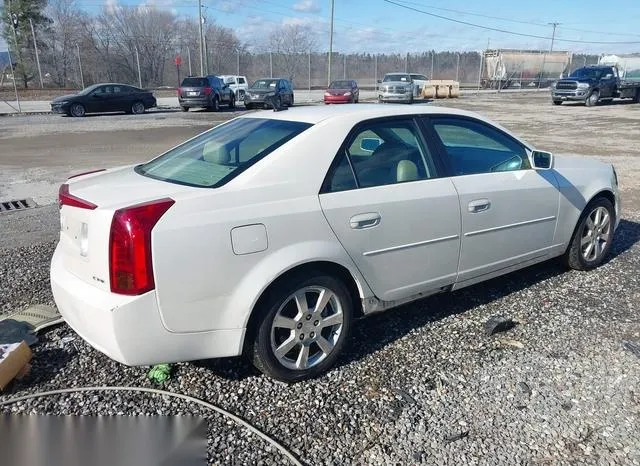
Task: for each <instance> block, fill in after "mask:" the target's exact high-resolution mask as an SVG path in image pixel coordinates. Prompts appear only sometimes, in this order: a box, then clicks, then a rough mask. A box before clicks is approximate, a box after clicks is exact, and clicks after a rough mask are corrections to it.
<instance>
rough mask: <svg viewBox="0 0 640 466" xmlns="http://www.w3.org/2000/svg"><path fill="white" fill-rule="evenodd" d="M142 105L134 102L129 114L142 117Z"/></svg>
mask: <svg viewBox="0 0 640 466" xmlns="http://www.w3.org/2000/svg"><path fill="white" fill-rule="evenodd" d="M145 110H146V108H144V104H143V103H142V102H140V101H137V102H134V103H133V104H132V105H131V113H133V114H134V115H142V114H143V113H144V112H145Z"/></svg>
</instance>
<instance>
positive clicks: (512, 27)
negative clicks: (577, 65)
mask: <svg viewBox="0 0 640 466" xmlns="http://www.w3.org/2000/svg"><path fill="white" fill-rule="evenodd" d="M76 1H77V2H78V4H79V5H80V6H81V7H82V8H84V9H86V10H89V11H93V12H95V11H98V10H99V9H100V8H102V7H103V6H104V5H105V4H106V2H108V3H109V4H114V3H120V4H122V5H138V4H141V3H146V4H153V5H155V6H157V7H158V8H163V9H167V10H170V11H173V12H174V14H176V15H178V16H196V15H197V11H198V9H197V5H198V3H197V0H76ZM202 1H203V5H204V6H205V14H206V15H207V17H208V18H211V19H212V20H214V21H215V22H216V23H218V24H220V25H223V26H226V27H230V28H233V29H234V30H236V33H237V35H238V37H239V38H240V40H242V41H244V42H247V43H248V44H249V45H259V44H260V43H261V42H262V41H263V40H264V38H265V37H266V36H267V35H268V33H269V32H270V31H271V30H273V28H274V27H276V26H278V25H280V24H296V23H298V24H301V25H305V26H308V27H310V28H311V29H312V30H313V31H315V33H316V35H317V38H318V48H319V49H321V50H326V48H327V46H328V37H329V20H330V5H331V3H330V0H202ZM390 1H392V2H395V3H398V4H402V5H404V7H408V8H404V7H402V6H398V5H394V4H391V3H388V2H386V1H385V0H335V14H334V18H335V23H334V24H335V26H334V50H335V51H347V52H392V51H393V52H399V53H405V52H418V51H425V50H431V49H435V50H482V49H484V48H486V47H487V43H488V42H489V44H490V46H491V47H492V48H522V49H548V48H549V46H550V42H551V41H550V39H549V38H550V37H551V34H552V26H550V25H549V24H548V23H550V22H557V23H560V24H559V25H558V26H557V29H556V42H555V43H554V50H571V51H573V52H593V53H630V52H640V0H616V1H615V3H613V4H607V3H606V2H603V1H602V0H537V1H530V2H527V1H504V0H482V1H480V0H467V1H463V0H390ZM608 5H611V6H614V7H611V8H610V7H609V6H608ZM410 8H412V9H415V10H422V11H424V12H427V13H432V14H435V15H440V16H445V17H448V18H451V19H454V20H457V21H462V22H468V23H474V24H477V25H481V26H485V27H490V28H495V29H501V30H507V31H512V32H516V33H519V34H525V35H530V36H540V37H525V36H517V35H512V34H507V33H505V32H497V31H490V30H486V29H482V28H478V27H473V26H470V25H465V24H460V23H455V22H452V21H447V20H445V19H442V18H437V17H434V16H429V15H426V14H424V13H421V12H418V11H413V10H411V9H410ZM563 39H569V40H574V41H584V42H585V43H578V42H575V43H571V42H565V41H563ZM586 42H635V44H633V43H628V44H623V43H611V44H595V43H586ZM3 48H6V45H5V44H2V43H0V50H2V49H3Z"/></svg>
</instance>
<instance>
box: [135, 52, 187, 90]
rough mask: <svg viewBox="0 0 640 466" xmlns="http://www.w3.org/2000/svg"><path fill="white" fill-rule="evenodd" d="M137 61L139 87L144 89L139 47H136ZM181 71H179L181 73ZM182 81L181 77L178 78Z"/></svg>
mask: <svg viewBox="0 0 640 466" xmlns="http://www.w3.org/2000/svg"><path fill="white" fill-rule="evenodd" d="M136 63H137V64H138V87H139V88H140V89H142V73H141V72H140V54H139V53H138V47H136ZM179 73H180V72H178V74H179ZM178 81H180V78H178Z"/></svg>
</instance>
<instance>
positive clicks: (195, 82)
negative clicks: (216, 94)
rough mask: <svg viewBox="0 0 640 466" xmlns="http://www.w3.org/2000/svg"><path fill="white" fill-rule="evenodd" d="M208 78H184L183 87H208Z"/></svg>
mask: <svg viewBox="0 0 640 466" xmlns="http://www.w3.org/2000/svg"><path fill="white" fill-rule="evenodd" d="M208 85H209V84H208V83H207V80H206V78H184V79H183V80H182V84H181V86H182V87H207V86H208Z"/></svg>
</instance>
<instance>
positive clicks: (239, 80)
mask: <svg viewBox="0 0 640 466" xmlns="http://www.w3.org/2000/svg"><path fill="white" fill-rule="evenodd" d="M246 83H247V81H245V79H244V78H238V84H246Z"/></svg>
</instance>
